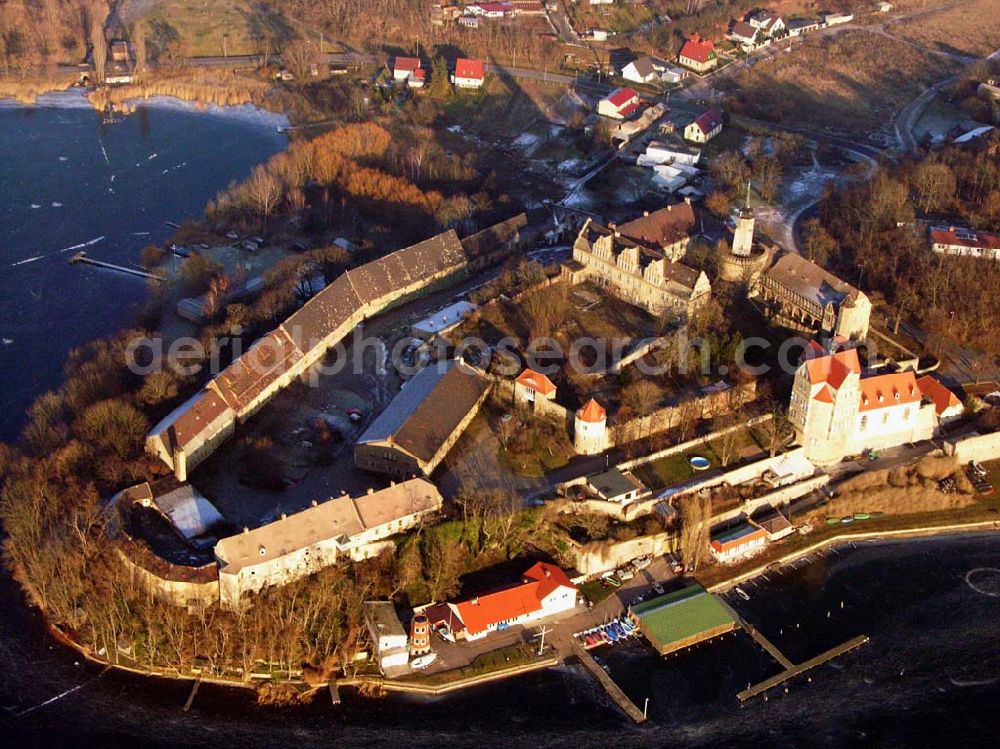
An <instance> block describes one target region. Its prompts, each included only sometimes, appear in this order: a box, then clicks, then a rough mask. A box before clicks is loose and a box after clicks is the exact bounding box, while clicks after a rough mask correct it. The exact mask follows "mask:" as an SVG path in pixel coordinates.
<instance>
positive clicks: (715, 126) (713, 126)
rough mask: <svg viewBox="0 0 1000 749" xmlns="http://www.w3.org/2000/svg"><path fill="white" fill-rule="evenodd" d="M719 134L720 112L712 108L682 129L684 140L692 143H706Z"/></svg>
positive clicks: (720, 128)
mask: <svg viewBox="0 0 1000 749" xmlns="http://www.w3.org/2000/svg"><path fill="white" fill-rule="evenodd" d="M721 132H722V112H720V111H719V110H718V109H716V108H715V107H712V109H709V110H708V111H707V112H704V113H703V114H701V115H700V116H698V117H697V118H695V120H694V121H693V122H691V123H689V124H688V126H687V127H685V128H684V139H685V140H689V141H691V142H692V143H708V142H709V141H710V140H712V138H714V137H715V136H716V135H718V134H719V133H721Z"/></svg>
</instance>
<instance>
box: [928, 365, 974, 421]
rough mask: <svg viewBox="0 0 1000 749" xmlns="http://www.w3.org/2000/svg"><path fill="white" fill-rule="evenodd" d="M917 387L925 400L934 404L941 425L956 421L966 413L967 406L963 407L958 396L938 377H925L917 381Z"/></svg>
mask: <svg viewBox="0 0 1000 749" xmlns="http://www.w3.org/2000/svg"><path fill="white" fill-rule="evenodd" d="M917 387H918V388H920V392H921V394H922V395H923V396H924V398H926V399H928V400H930V401H931V402H932V403H933V404H934V410H935V412H937V417H938V423H939V424H946V423H948V422H949V421H954V420H955V419H957V418H958V417H959V416H961V415H962V414H963V413H965V406H964V405H962V401H960V400H959V399H958V396H957V395H955V394H954V393H953V392H951V390H949V389H948V388H947V387H945V386H944V384H942V382H941V381H940V380H939V379H937V378H936V377H934V376H932V375H929V374H928V375H924V376H923V377H921V378H919V379H918V380H917Z"/></svg>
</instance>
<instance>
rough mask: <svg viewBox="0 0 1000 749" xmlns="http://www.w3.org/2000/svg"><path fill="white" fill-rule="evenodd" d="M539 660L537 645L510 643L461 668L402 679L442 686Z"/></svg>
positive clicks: (476, 658) (479, 656) (478, 657)
mask: <svg viewBox="0 0 1000 749" xmlns="http://www.w3.org/2000/svg"><path fill="white" fill-rule="evenodd" d="M537 660H539V657H538V651H537V649H536V648H535V647H533V646H531V645H528V644H526V643H517V644H515V645H508V646H507V647H504V648H499V649H497V650H491V651H489V652H488V653H483V654H482V655H477V656H476V657H475V658H474V659H473V661H472V663H471V664H470V665H468V666H462V667H461V668H454V669H452V670H450V671H441V672H440V673H436V674H427V675H423V674H417V675H415V676H408V677H406V678H405V679H402V681H412V682H419V683H422V684H428V685H431V686H441V685H444V684H451V683H452V682H456V681H462V680H463V679H469V678H472V677H475V676H484V675H486V674H490V673H493V672H494V671H502V670H504V669H507V668H513V667H514V666H527V665H528V664H531V663H534V662H535V661H537Z"/></svg>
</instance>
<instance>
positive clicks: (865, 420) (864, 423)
mask: <svg viewBox="0 0 1000 749" xmlns="http://www.w3.org/2000/svg"><path fill="white" fill-rule="evenodd" d="M867 428H868V417H867V416H862V417H861V431H862V432H863V431H865V429H867Z"/></svg>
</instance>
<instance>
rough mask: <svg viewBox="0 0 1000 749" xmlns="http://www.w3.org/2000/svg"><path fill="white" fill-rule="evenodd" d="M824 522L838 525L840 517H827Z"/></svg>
mask: <svg viewBox="0 0 1000 749" xmlns="http://www.w3.org/2000/svg"><path fill="white" fill-rule="evenodd" d="M826 524H827V525H839V524H840V518H827V519H826Z"/></svg>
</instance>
